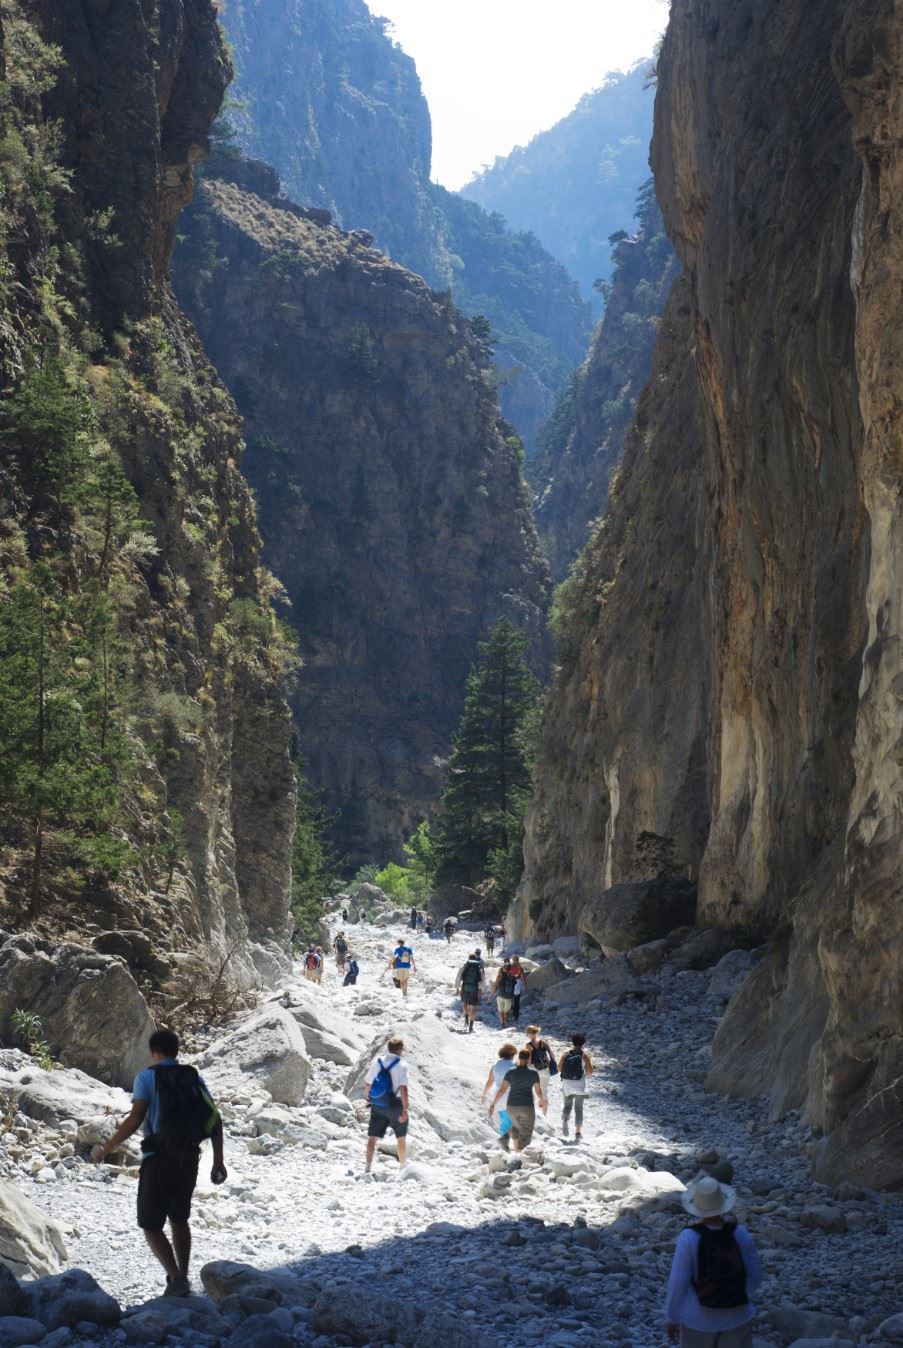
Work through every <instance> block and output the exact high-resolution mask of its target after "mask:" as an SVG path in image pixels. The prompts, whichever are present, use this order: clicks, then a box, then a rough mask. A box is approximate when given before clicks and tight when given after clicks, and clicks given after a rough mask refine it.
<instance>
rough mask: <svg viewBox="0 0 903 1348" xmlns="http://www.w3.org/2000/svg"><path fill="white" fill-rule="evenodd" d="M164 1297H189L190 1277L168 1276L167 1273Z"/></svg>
mask: <svg viewBox="0 0 903 1348" xmlns="http://www.w3.org/2000/svg"><path fill="white" fill-rule="evenodd" d="M163 1295H164V1296H165V1297H190V1296H191V1279H190V1278H170V1277H169V1275H168V1274H167V1277H166V1289H165V1291H164V1293H163Z"/></svg>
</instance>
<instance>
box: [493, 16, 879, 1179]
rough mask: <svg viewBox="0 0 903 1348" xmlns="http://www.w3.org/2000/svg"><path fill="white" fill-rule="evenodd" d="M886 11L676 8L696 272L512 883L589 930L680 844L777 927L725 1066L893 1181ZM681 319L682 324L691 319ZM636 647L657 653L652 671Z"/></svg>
mask: <svg viewBox="0 0 903 1348" xmlns="http://www.w3.org/2000/svg"><path fill="white" fill-rule="evenodd" d="M901 39H903V31H901V24H900V19H899V15H895V13H894V7H893V6H892V5H891V4H890V3H889V0H888V3H865V0H832V3H826V4H822V5H818V6H812V5H808V4H805V3H803V0H793V2H792V3H789V4H782V5H776V4H768V5H765V6H762V5H757V4H753V3H751V2H750V0H744V2H743V3H740V4H732V5H728V4H727V3H724V2H723V0H676V2H675V4H674V5H673V7H672V17H671V23H670V27H669V31H668V35H667V38H666V41H665V45H664V49H663V52H662V56H661V60H660V63H659V89H658V98H657V103H656V131H655V137H654V141H653V167H654V170H655V174H656V184H657V190H658V195H659V199H660V201H661V204H662V208H663V212H664V215H665V220H666V224H667V226H668V229H669V232H670V234H671V237H672V240H673V242H674V244H675V247H676V249H677V252H678V254H679V256H680V258H681V261H682V262H683V264H684V268H685V275H684V278H683V279H682V281H681V282H680V283H679V285H678V288H677V290H676V291H675V294H674V296H673V297H672V304H671V309H670V311H669V314H668V315H666V319H665V322H664V331H663V333H662V335H661V337H660V340H659V346H658V350H657V353H656V357H655V367H654V371H653V377H652V380H651V381H650V384H649V386H648V387H647V390H646V393H645V395H644V397H643V399H642V400H641V404H640V409H639V413H638V417H637V420H636V423H635V425H634V428H633V430H632V432H631V436H630V439H629V443H628V448H627V451H626V455H625V465H624V470H623V474H622V478H621V481H620V482H619V484H618V489H617V491H616V493H615V495H614V499H613V500H612V501H611V503H610V506H609V512H608V515H607V517H606V519H605V521H604V523H603V525H602V528H601V529H600V530H599V532H598V533H597V535H596V536H595V538H594V540H593V542H592V544H591V547H590V550H589V553H588V558H587V565H586V570H585V574H584V575H583V577H582V580H581V583H580V585H579V587H577V593H576V594H574V595H572V596H571V614H570V622H569V623H568V627H567V637H566V641H565V646H564V650H563V654H562V663H561V669H560V671H559V674H558V676H557V679H556V683H555V687H554V690H553V693H552V697H551V701H550V707H549V711H548V715H547V717H546V725H545V731H544V747H543V752H542V757H541V762H540V767H539V771H538V780H537V789H536V796H535V799H534V802H533V805H532V809H531V815H530V823H529V835H528V841H527V875H526V880H525V884H524V888H523V893H522V895H521V896H520V898H519V901H518V911H517V914H516V916H517V920H518V924H519V925H520V926H521V927H523V928H529V929H531V930H537V931H539V932H540V933H542V934H548V933H550V932H552V931H554V930H555V929H562V928H567V927H568V926H573V925H574V924H576V923H578V922H579V916H580V910H581V907H582V905H583V904H584V903H585V902H586V900H587V899H588V898H589V897H590V896H591V895H592V894H594V893H597V892H598V891H599V890H600V889H601V888H603V887H604V886H605V885H606V884H608V883H611V882H612V881H613V880H617V879H619V878H622V877H623V876H625V875H626V874H628V873H629V871H630V867H631V864H632V859H633V855H634V848H635V841H636V836H637V833H638V832H639V831H640V830H648V831H652V832H655V833H659V834H663V835H670V836H672V837H673V838H674V839H675V842H676V850H677V853H678V855H679V856H680V857H681V859H682V860H683V862H684V864H685V866H686V867H687V869H688V870H689V871H690V872H691V873H692V874H693V875H694V876H698V880H699V896H700V912H701V917H702V920H704V921H706V922H709V923H711V922H714V923H718V924H721V925H734V924H736V925H738V926H753V927H762V926H765V927H768V928H771V929H772V932H773V935H772V938H771V941H770V944H769V953H768V956H767V958H766V959H765V960H764V961H763V962H762V964H761V965H760V966H759V968H758V969H757V970H756V972H755V973H754V974H753V976H752V977H751V978H750V979H749V980H748V982H747V983H746V985H745V986H744V988H743V989H742V990H741V992H740V993H739V994H738V997H737V998H736V999H735V1002H734V1003H733V1004H732V1005H731V1007H730V1008H729V1010H728V1013H727V1015H726V1018H725V1021H724V1022H723V1024H722V1026H721V1028H720V1030H719V1033H718V1036H717V1038H716V1042H715V1058H714V1065H713V1069H712V1074H711V1077H710V1084H711V1085H712V1086H713V1087H715V1088H719V1089H726V1090H732V1091H738V1092H741V1093H747V1092H761V1091H765V1092H769V1093H770V1094H771V1096H772V1099H773V1102H774V1105H775V1107H776V1108H777V1109H783V1108H792V1107H804V1108H805V1109H806V1110H807V1112H808V1114H809V1117H810V1118H811V1119H812V1120H813V1121H814V1122H815V1123H817V1124H819V1125H820V1126H822V1127H823V1128H824V1129H825V1130H826V1133H827V1136H826V1140H825V1142H824V1144H823V1146H822V1148H821V1151H820V1155H819V1158H818V1162H817V1164H818V1168H819V1171H820V1173H821V1174H822V1175H823V1176H824V1177H825V1178H829V1179H831V1178H836V1177H837V1176H839V1175H841V1174H846V1175H851V1176H853V1177H856V1178H859V1179H860V1180H864V1181H868V1182H870V1183H877V1184H884V1185H899V1184H901V1183H903V1168H901V1162H900V1157H901V1155H903V1147H901V1128H903V1099H901V1088H900V1080H901V1068H903V1049H901V1043H903V1034H901V1030H903V1021H901V1002H900V997H899V986H900V976H901V967H903V959H901V954H903V931H901V916H900V914H901V908H900V901H899V879H898V871H899V836H900V835H899V816H900V771H899V761H898V743H899V737H900V729H901V727H900V723H899V715H900V713H899V705H900V704H899V697H898V692H897V691H895V689H896V684H897V681H898V680H899V656H898V651H899V621H900V618H899V612H898V609H899V601H898V594H897V591H898V589H899V585H898V583H897V579H896V571H897V563H896V561H895V558H896V554H897V551H898V549H897V533H898V530H899V527H900V526H899V522H898V520H899V501H898V495H899V485H898V483H899V468H900V429H899V427H900V420H899V399H900V379H899V368H900V364H899V354H900V352H899V344H900V338H899V333H898V330H897V326H896V325H895V324H896V320H895V317H894V315H895V313H896V310H897V308H898V303H897V301H898V296H899V290H900V286H901V278H903V258H901V251H900V222H899V200H900V196H899V191H900V128H901V125H903V119H901V116H900V106H899V99H900V94H899V88H900V64H899V58H900V44H901ZM682 308H683V309H685V315H686V318H685V322H684V324H683V327H682V328H681V326H680V323H679V316H680V311H681V309H682ZM643 657H645V659H644V658H643Z"/></svg>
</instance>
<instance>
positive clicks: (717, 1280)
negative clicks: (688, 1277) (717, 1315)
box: [691, 1222, 749, 1310]
mask: <svg viewBox="0 0 903 1348" xmlns="http://www.w3.org/2000/svg"><path fill="white" fill-rule="evenodd" d="M691 1229H692V1230H693V1231H695V1232H696V1234H697V1235H698V1236H699V1249H698V1250H697V1253H696V1277H695V1278H694V1279H693V1290H694V1291H695V1293H696V1296H697V1298H698V1299H699V1304H700V1306H708V1307H710V1308H711V1309H712V1310H728V1309H730V1308H732V1307H735V1306H746V1305H748V1304H749V1297H748V1296H747V1295H746V1268H745V1266H744V1263H743V1254H742V1251H741V1249H740V1246H739V1244H738V1243H737V1223H736V1222H725V1224H724V1226H706V1224H705V1223H704V1222H697V1223H696V1225H695V1226H693V1227H692V1228H691Z"/></svg>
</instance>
